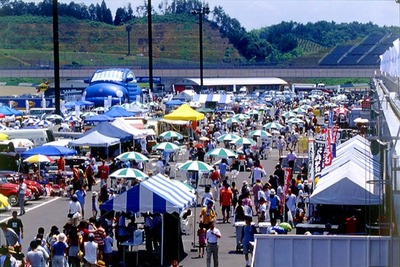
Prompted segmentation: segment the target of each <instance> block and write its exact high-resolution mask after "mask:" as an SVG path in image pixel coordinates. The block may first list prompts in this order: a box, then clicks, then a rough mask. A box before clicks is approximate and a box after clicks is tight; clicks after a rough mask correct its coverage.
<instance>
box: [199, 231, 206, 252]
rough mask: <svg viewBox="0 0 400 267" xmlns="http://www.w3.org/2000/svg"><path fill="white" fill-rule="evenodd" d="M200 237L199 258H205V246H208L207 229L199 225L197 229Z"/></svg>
mask: <svg viewBox="0 0 400 267" xmlns="http://www.w3.org/2000/svg"><path fill="white" fill-rule="evenodd" d="M197 236H198V237H199V258H204V247H205V246H206V229H205V228H202V227H201V226H199V229H198V230H197Z"/></svg>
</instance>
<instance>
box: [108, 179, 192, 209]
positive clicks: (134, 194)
mask: <svg viewBox="0 0 400 267" xmlns="http://www.w3.org/2000/svg"><path fill="white" fill-rule="evenodd" d="M160 176H161V177H160ZM154 177H156V178H154ZM195 197H196V196H195V195H194V194H192V193H190V192H188V191H184V190H183V189H181V188H180V187H177V186H176V185H175V184H174V183H173V182H172V181H171V180H169V179H167V178H165V177H162V175H156V176H153V177H151V178H149V179H147V180H145V181H143V182H141V183H139V184H137V185H136V186H134V187H132V188H131V189H129V190H128V191H126V192H123V193H122V194H120V195H118V196H116V197H114V198H113V199H111V200H108V201H107V202H105V203H103V204H102V205H100V209H102V210H103V209H104V210H107V211H111V210H114V211H124V212H130V211H131V212H134V213H136V212H147V211H149V212H151V213H155V212H160V213H165V212H178V213H180V212H181V211H182V210H184V209H185V208H187V207H189V206H191V204H192V203H194V201H195Z"/></svg>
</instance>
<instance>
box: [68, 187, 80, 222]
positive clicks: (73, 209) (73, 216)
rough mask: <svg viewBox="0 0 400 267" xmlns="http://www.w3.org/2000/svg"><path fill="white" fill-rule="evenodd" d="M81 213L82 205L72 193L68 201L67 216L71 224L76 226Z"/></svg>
mask: <svg viewBox="0 0 400 267" xmlns="http://www.w3.org/2000/svg"><path fill="white" fill-rule="evenodd" d="M81 214H82V207H81V204H80V203H79V201H78V197H77V196H76V195H75V194H74V195H73V196H72V197H71V201H70V202H69V210H68V217H69V218H70V220H71V224H72V225H73V226H78V222H79V219H80V217H81Z"/></svg>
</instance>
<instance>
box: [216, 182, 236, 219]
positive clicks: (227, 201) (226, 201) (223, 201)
mask: <svg viewBox="0 0 400 267" xmlns="http://www.w3.org/2000/svg"><path fill="white" fill-rule="evenodd" d="M232 198H233V193H232V190H231V189H230V188H229V184H228V182H226V181H224V187H223V188H222V189H221V191H220V197H219V204H220V205H221V207H222V208H221V209H222V216H223V220H222V222H223V223H225V222H227V223H229V212H230V210H231V206H232Z"/></svg>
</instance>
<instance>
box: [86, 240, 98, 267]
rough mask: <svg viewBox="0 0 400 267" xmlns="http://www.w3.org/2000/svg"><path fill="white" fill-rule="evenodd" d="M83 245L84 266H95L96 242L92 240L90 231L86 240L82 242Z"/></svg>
mask: <svg viewBox="0 0 400 267" xmlns="http://www.w3.org/2000/svg"><path fill="white" fill-rule="evenodd" d="M84 247H85V257H84V258H85V260H86V263H85V266H88V267H89V266H90V267H95V266H96V264H97V252H98V251H97V247H98V246H97V243H96V242H94V234H93V233H90V234H89V236H88V242H85V243H84Z"/></svg>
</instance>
